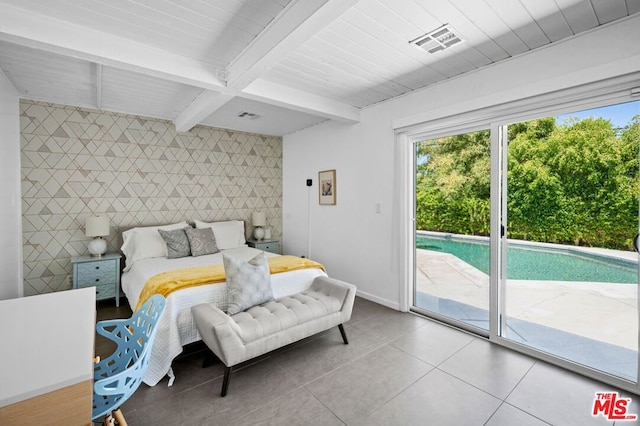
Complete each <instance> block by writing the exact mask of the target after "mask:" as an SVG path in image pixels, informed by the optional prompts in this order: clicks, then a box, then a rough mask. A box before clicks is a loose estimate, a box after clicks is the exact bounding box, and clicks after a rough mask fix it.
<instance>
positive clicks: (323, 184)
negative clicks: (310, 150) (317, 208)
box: [318, 170, 336, 205]
mask: <svg viewBox="0 0 640 426" xmlns="http://www.w3.org/2000/svg"><path fill="white" fill-rule="evenodd" d="M318 195H319V197H320V198H319V199H320V204H324V205H335V204H336V171H335V170H324V171H322V172H318Z"/></svg>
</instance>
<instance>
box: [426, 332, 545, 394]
mask: <svg viewBox="0 0 640 426" xmlns="http://www.w3.org/2000/svg"><path fill="white" fill-rule="evenodd" d="M534 363H535V360H534V359H532V358H530V357H527V356H525V355H522V354H519V353H517V352H514V351H512V350H509V349H507V348H503V347H500V346H498V345H495V344H493V343H489V342H488V341H486V340H482V339H475V340H473V341H472V342H471V343H470V344H468V345H466V346H465V347H463V348H462V349H461V350H460V351H458V352H456V353H455V354H453V355H452V356H451V357H450V358H449V359H447V360H446V361H444V362H443V363H442V364H440V366H439V367H438V368H439V369H441V370H443V371H446V372H448V373H449V374H451V375H453V376H456V377H458V378H459V379H461V380H464V381H465V382H467V383H469V384H472V385H473V386H476V387H478V388H480V389H482V390H484V391H485V392H488V393H490V394H491V395H493V396H495V397H497V398H500V399H505V398H506V397H507V396H508V395H509V393H510V392H511V391H512V390H513V389H514V388H515V386H516V385H517V384H518V382H519V381H520V380H522V378H523V377H524V375H525V374H526V373H527V371H529V369H530V368H531V367H532V366H533V364H534Z"/></svg>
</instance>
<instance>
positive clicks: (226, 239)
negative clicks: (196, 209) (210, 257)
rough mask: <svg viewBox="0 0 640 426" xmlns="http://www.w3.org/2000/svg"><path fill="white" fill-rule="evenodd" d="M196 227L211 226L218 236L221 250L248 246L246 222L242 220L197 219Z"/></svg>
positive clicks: (214, 233)
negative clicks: (215, 220) (205, 220)
mask: <svg viewBox="0 0 640 426" xmlns="http://www.w3.org/2000/svg"><path fill="white" fill-rule="evenodd" d="M194 222H195V224H196V228H211V229H213V235H214V236H215V238H216V245H217V246H218V249H219V250H226V249H231V248H236V247H243V246H246V245H247V244H246V243H247V241H246V240H245V237H244V222H243V221H241V220H229V221H226V222H202V221H200V220H198V219H196V220H195V221H194Z"/></svg>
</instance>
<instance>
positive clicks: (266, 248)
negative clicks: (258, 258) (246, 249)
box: [256, 242, 280, 254]
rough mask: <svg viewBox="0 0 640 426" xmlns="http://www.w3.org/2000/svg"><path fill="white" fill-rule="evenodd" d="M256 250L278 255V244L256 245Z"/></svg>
mask: <svg viewBox="0 0 640 426" xmlns="http://www.w3.org/2000/svg"><path fill="white" fill-rule="evenodd" d="M256 248H257V249H260V250H264V251H268V252H271V253H277V254H280V244H279V243H276V242H270V243H258V244H256Z"/></svg>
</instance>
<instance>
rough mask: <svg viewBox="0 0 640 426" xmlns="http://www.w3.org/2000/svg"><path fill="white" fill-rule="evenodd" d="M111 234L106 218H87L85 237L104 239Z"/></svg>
mask: <svg viewBox="0 0 640 426" xmlns="http://www.w3.org/2000/svg"><path fill="white" fill-rule="evenodd" d="M110 233H111V229H110V226H109V218H108V217H106V216H89V217H88V218H87V221H86V222H85V235H86V236H87V237H106V236H107V235H109V234H110Z"/></svg>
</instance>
